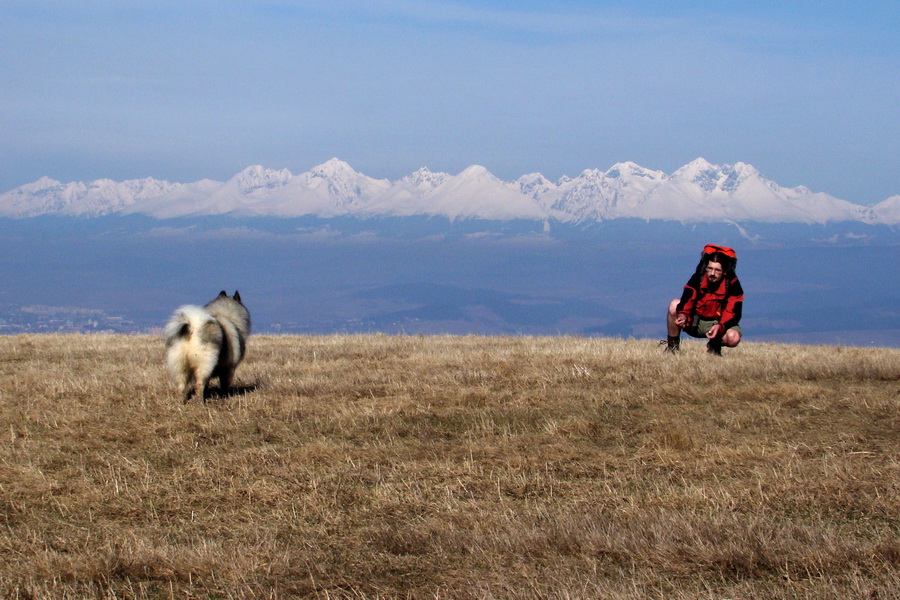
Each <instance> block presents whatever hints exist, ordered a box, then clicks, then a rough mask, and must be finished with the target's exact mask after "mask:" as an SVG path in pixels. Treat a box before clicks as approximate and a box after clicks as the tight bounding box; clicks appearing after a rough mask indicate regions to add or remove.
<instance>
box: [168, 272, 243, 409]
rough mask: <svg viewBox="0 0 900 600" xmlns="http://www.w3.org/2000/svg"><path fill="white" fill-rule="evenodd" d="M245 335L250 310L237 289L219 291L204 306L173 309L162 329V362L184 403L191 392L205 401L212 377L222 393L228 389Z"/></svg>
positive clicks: (241, 350)
mask: <svg viewBox="0 0 900 600" xmlns="http://www.w3.org/2000/svg"><path fill="white" fill-rule="evenodd" d="M249 336H250V313H249V312H248V311H247V308H246V307H245V306H244V305H243V303H242V302H241V295H240V293H239V292H235V293H234V296H228V294H226V293H225V291H224V290H223V291H221V292H219V295H218V296H217V297H216V299H215V300H213V301H212V302H210V303H208V304H207V305H206V306H202V307H201V306H196V305H193V304H187V305H185V306H181V307H179V308H177V309H176V310H175V312H174V313H173V314H172V318H171V319H169V322H168V323H167V324H166V328H165V338H166V349H167V359H166V362H167V364H168V367H169V374H170V375H171V376H172V380H173V381H174V382H175V383H176V385H178V391H179V392H181V395H182V397H183V398H184V403H185V404H187V401H188V400H190V398H191V395H192V394H194V393H195V392H196V393H197V395H198V396H200V397H201V398H202V399H203V403H204V404H205V403H206V395H207V390H208V387H209V380H210V379H211V378H213V377H218V379H219V387H220V388H221V390H222V393H227V392H228V390H229V389H230V388H231V381H232V379H233V378H234V370H235V369H236V368H237V366H238V364H239V363H240V362H241V360H242V359H243V358H244V353H245V351H246V347H247V338H248V337H249Z"/></svg>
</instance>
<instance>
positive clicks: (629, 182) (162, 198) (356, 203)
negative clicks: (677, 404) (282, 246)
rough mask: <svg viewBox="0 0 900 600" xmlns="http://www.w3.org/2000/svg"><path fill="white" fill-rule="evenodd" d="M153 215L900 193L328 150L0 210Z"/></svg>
mask: <svg viewBox="0 0 900 600" xmlns="http://www.w3.org/2000/svg"><path fill="white" fill-rule="evenodd" d="M47 214H56V215H68V216H79V217H95V216H102V215H109V214H123V215H124V214H143V215H148V216H150V217H154V218H157V219H168V218H175V217H189V216H203V215H222V214H228V215H233V216H236V217H240V216H267V217H282V218H289V217H300V216H307V215H314V216H318V217H324V218H328V217H337V216H356V217H360V218H366V217H376V216H393V217H406V216H413V215H423V216H433V217H445V218H447V219H449V220H451V221H454V220H459V219H489V220H500V221H510V220H515V219H527V220H538V221H541V220H542V221H547V222H549V221H558V222H564V223H572V224H579V223H588V222H592V221H603V220H607V219H618V218H640V219H645V220H655V219H658V220H667V221H681V222H765V223H828V222H842V221H857V222H863V223H871V224H887V225H897V224H900V196H893V197H891V198H888V199H887V200H884V201H883V202H881V203H879V204H877V205H875V206H871V207H869V206H861V205H857V204H853V203H851V202H847V201H845V200H840V199H838V198H835V197H833V196H829V195H828V194H824V193H814V192H812V191H810V190H809V189H807V188H805V187H802V186H800V187H795V188H784V187H781V186H779V185H778V184H776V183H774V182H772V181H769V180H768V179H766V178H765V177H763V176H762V175H761V174H760V173H759V171H757V170H756V169H755V168H754V167H752V166H751V165H748V164H745V163H740V162H739V163H736V164H734V165H724V166H719V165H713V164H710V163H709V162H707V161H706V160H704V159H702V158H698V159H696V160H694V161H692V162H690V163H688V164H687V165H685V166H683V167H681V168H680V169H678V170H677V171H675V172H674V173H672V174H671V175H667V174H666V173H663V172H662V171H654V170H650V169H645V168H644V167H641V166H639V165H636V164H634V163H632V162H624V163H618V164H615V165H613V166H612V167H611V168H610V169H608V170H607V171H600V170H595V169H588V170H585V171H583V172H582V173H581V174H580V175H579V176H577V177H563V178H561V179H560V180H559V181H557V182H555V183H554V182H552V181H550V180H548V179H547V178H545V177H544V176H543V175H541V174H539V173H533V174H529V175H523V176H522V177H520V178H519V179H517V180H516V181H511V182H510V181H503V180H501V179H499V178H497V177H495V176H494V175H492V174H491V173H490V172H489V171H488V170H487V169H485V168H484V167H481V166H471V167H469V168H467V169H465V170H464V171H462V172H461V173H459V174H457V175H451V174H448V173H433V172H431V171H429V170H428V169H426V168H424V167H423V168H421V169H419V170H418V171H416V172H415V173H412V174H411V175H408V176H406V177H403V178H402V179H400V180H397V181H389V180H387V179H373V178H371V177H368V176H366V175H363V174H362V173H358V172H356V171H354V170H353V169H352V168H351V167H350V165H348V164H347V163H346V162H343V161H341V160H338V159H336V158H333V159H331V160H329V161H327V162H325V163H323V164H321V165H319V166H317V167H314V168H313V169H311V170H310V171H307V172H305V173H301V174H299V175H294V174H292V173H291V172H290V171H288V170H287V169H280V170H275V169H267V168H264V167H261V166H258V165H255V166H251V167H247V168H246V169H244V170H243V171H241V172H240V173H238V174H237V175H235V176H234V177H232V178H231V179H229V180H228V181H225V182H219V181H212V180H209V179H202V180H200V181H196V182H193V183H171V182H168V181H159V180H156V179H153V178H145V179H136V180H129V181H122V182H116V181H112V180H109V179H99V180H97V181H93V182H90V183H82V182H72V183H60V182H58V181H55V180H53V179H50V178H47V177H42V178H41V179H39V180H37V181H35V182H33V183H30V184H26V185H23V186H21V187H18V188H16V189H14V190H11V191H9V192H6V193H4V194H0V217H13V218H25V217H35V216H38V215H47Z"/></svg>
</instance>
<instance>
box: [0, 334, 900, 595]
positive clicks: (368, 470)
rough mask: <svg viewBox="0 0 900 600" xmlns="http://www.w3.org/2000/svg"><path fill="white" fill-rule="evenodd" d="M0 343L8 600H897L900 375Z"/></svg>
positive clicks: (896, 358) (281, 341)
mask: <svg viewBox="0 0 900 600" xmlns="http://www.w3.org/2000/svg"><path fill="white" fill-rule="evenodd" d="M683 345H684V346H685V350H684V352H683V353H682V355H681V356H677V357H671V356H666V355H663V354H662V352H661V350H660V349H659V348H658V347H657V346H656V344H655V343H652V342H648V341H623V340H613V339H582V338H532V337H502V338H488V337H407V336H398V337H394V336H383V335H373V336H333V337H294V336H258V337H254V338H251V342H250V347H249V356H248V360H247V361H246V362H245V363H244V364H243V365H241V366H240V367H239V368H238V371H237V378H236V379H237V381H236V383H237V385H238V386H240V387H239V388H238V389H237V390H235V393H234V394H232V395H230V396H227V397H217V398H213V399H211V400H210V401H209V403H208V404H206V405H205V406H204V405H203V404H201V403H199V402H197V401H196V400H192V401H191V403H189V404H187V405H182V404H181V402H180V401H179V400H178V399H177V395H176V393H175V391H174V389H173V387H172V386H171V384H170V383H169V382H168V380H167V376H166V374H165V370H164V348H163V344H162V341H161V340H160V339H158V338H154V337H149V336H78V335H60V336H55V335H40V336H16V337H0V372H2V377H0V504H2V511H0V518H2V530H0V597H9V598H85V597H87V598H169V597H175V598H184V597H199V598H244V597H253V598H289V597H308V598H473V599H474V598H611V599H624V598H634V599H637V598H660V599H662V598H666V599H686V598H709V599H722V598H816V599H835V600H837V599H842V600H843V599H846V598H878V599H885V598H897V597H898V592H897V590H900V567H898V565H900V410H898V409H900V351H898V350H888V349H860V348H853V349H848V348H835V347H801V346H784V345H774V344H753V343H745V344H743V345H742V346H741V347H739V348H737V349H734V350H732V351H727V350H726V356H724V357H723V358H715V357H711V356H708V355H706V354H705V352H704V351H703V346H702V345H701V344H700V343H698V342H689V341H686V342H685V343H684V344H683Z"/></svg>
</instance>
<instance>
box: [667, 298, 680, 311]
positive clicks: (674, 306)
mask: <svg viewBox="0 0 900 600" xmlns="http://www.w3.org/2000/svg"><path fill="white" fill-rule="evenodd" d="M679 302H681V300H680V299H679V298H675V299H674V300H672V301H671V302H669V314H670V315H674V314H675V312H676V311H677V310H678V303H679Z"/></svg>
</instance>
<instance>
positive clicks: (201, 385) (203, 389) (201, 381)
mask: <svg viewBox="0 0 900 600" xmlns="http://www.w3.org/2000/svg"><path fill="white" fill-rule="evenodd" d="M208 391H209V376H206V377H198V378H197V394H198V395H199V396H200V397H201V398H203V404H206V396H207V392H208Z"/></svg>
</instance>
